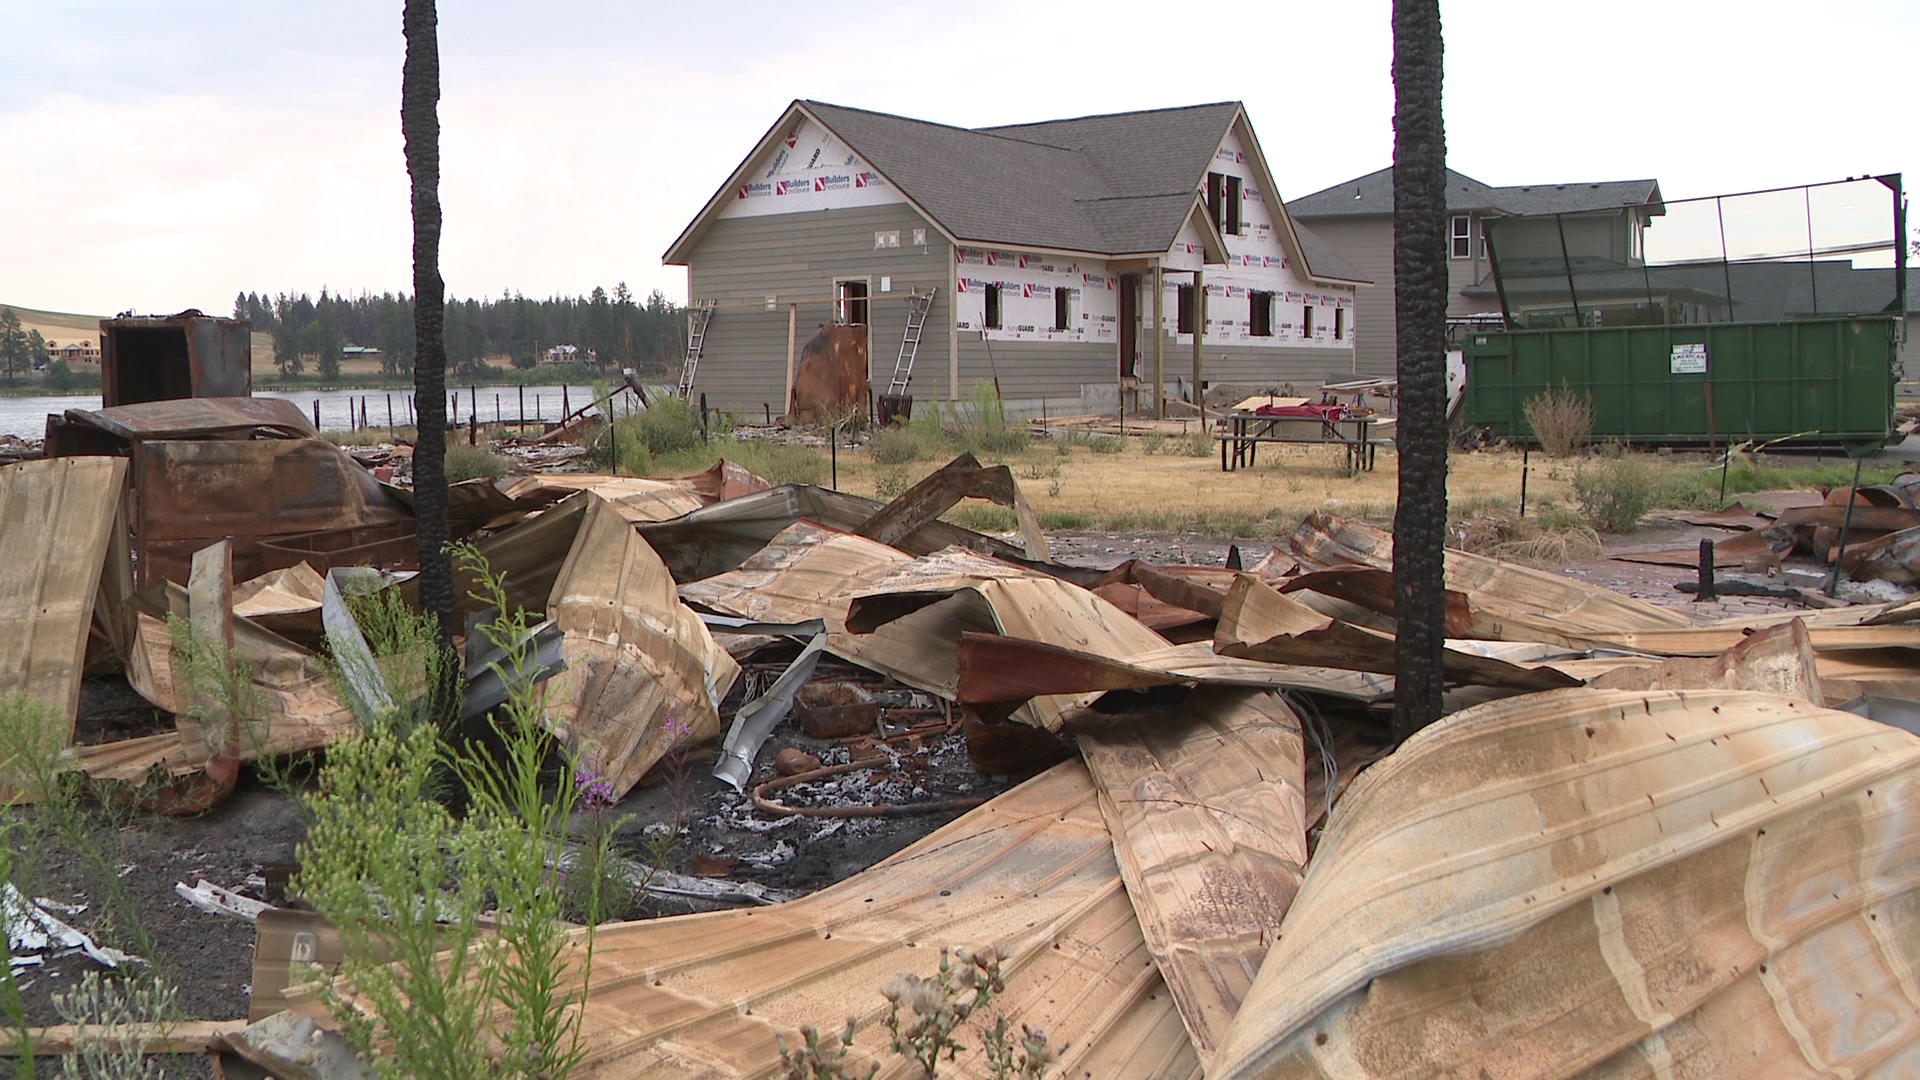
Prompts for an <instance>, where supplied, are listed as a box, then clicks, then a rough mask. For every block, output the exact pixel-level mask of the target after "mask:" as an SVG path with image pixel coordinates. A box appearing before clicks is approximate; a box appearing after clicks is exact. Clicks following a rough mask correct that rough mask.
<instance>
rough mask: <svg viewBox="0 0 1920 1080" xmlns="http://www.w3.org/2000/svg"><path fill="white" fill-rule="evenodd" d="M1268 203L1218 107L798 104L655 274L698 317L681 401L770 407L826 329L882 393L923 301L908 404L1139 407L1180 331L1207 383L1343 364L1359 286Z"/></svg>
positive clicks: (1174, 389) (1171, 363)
mask: <svg viewBox="0 0 1920 1080" xmlns="http://www.w3.org/2000/svg"><path fill="white" fill-rule="evenodd" d="M1274 192H1275V186H1274V183H1273V178H1272V173H1271V171H1270V170H1269V169H1268V167H1267V164H1266V159H1265V157H1264V155H1263V154H1262V153H1261V151H1260V146H1259V143H1258V141H1257V140H1256V138H1255V136H1254V132H1253V127H1252V125H1251V124H1250V123H1249V122H1248V120H1247V117H1246V113H1245V110H1244V109H1243V108H1242V107H1241V106H1240V105H1239V104H1238V103H1235V102H1223V103H1220V104H1215V105H1199V106H1193V107H1189V108H1178V109H1161V110H1153V111H1148V112H1133V113H1119V114H1114V115H1108V116H1090V117H1082V118H1079V119H1074V120H1058V121H1051V122H1047V123H1039V124H1023V125H1016V126H1010V127H999V128H983V129H979V130H968V129H965V128H956V127H947V126H944V125H941V124H933V123H927V122H925V121H920V120H912V119H908V118H906V117H900V116H890V115H887V114H884V113H875V112H867V111H864V110H860V109H849V108H843V107H841V106H837V105H827V104H823V103H820V102H813V101H796V102H794V103H793V104H792V105H791V106H789V107H788V108H787V110H786V112H785V113H784V114H782V115H781V117H780V119H779V121H778V122H777V123H776V124H774V125H773V127H772V128H770V129H769V130H768V131H767V133H766V135H765V136H763V137H762V138H761V140H760V142H759V143H758V144H757V145H756V146H755V147H754V148H753V149H752V151H751V152H750V153H748V154H747V156H746V158H745V159H744V160H743V161H742V162H741V163H740V166H739V167H738V168H737V169H735V170H734V172H733V175H732V176H731V177H729V178H728V180H727V182H726V183H725V184H724V185H723V186H722V187H721V188H720V189H719V191H717V192H716V193H715V194H714V196H713V198H712V199H710V200H709V201H708V202H707V204H706V206H705V207H704V208H703V209H702V210H701V211H700V213H699V215H698V216H696V217H695V218H694V219H693V221H692V222H691V223H689V224H688V225H687V227H686V230H685V231H684V232H682V233H681V235H680V237H679V239H677V240H675V241H674V243H673V246H672V247H670V248H669V249H668V250H667V252H666V254H665V256H664V261H665V262H666V263H668V264H669V265H682V266H685V267H687V281H688V292H687V294H688V297H689V302H690V305H691V306H692V307H694V308H699V307H701V306H709V305H710V306H711V307H712V309H713V313H712V315H711V322H710V325H709V326H708V328H707V332H706V336H705V344H704V353H703V358H702V359H701V361H700V365H699V367H698V369H697V377H696V379H695V385H694V390H695V392H696V393H700V394H705V395H707V397H708V400H709V403H710V404H712V405H714V406H715V407H718V408H723V409H729V410H734V411H747V412H753V413H759V412H761V411H762V409H763V407H764V408H767V409H770V410H772V411H775V412H778V411H781V410H782V408H783V405H784V402H785V400H786V395H787V394H788V393H789V392H790V389H789V388H790V385H791V372H790V370H789V363H790V358H791V357H792V355H793V353H792V350H793V348H794V347H795V346H794V344H793V342H794V340H795V339H796V338H797V340H798V341H800V342H804V341H805V340H806V338H807V337H808V336H809V335H811V334H812V333H813V331H814V328H815V325H816V324H820V323H826V322H837V323H853V324H864V325H866V326H867V327H868V342H869V350H868V352H869V357H870V360H869V370H870V371H871V375H872V379H873V383H874V392H875V394H881V393H885V392H886V390H887V386H888V380H889V378H890V377H891V375H892V373H893V371H894V367H895V363H896V360H897V358H898V356H899V355H900V353H901V351H902V349H903V345H904V342H905V340H906V337H907V330H908V314H909V311H910V310H911V309H912V307H913V306H914V305H913V304H912V303H910V302H909V301H910V298H914V297H916V296H917V297H926V296H928V295H929V294H930V295H931V296H932V301H931V304H930V307H928V308H927V310H926V315H925V319H926V322H925V328H924V330H923V331H922V334H921V339H920V343H919V346H918V353H917V358H916V365H915V367H914V377H913V381H912V383H911V386H910V388H909V392H910V393H912V394H914V395H916V396H918V397H920V398H923V399H925V398H957V397H962V396H965V395H966V394H967V393H969V392H970V390H971V388H972V387H973V386H974V385H975V384H977V383H993V384H995V385H997V386H998V387H999V390H1000V392H1001V394H1002V397H1003V398H1004V399H1005V400H1007V401H1008V403H1009V405H1010V406H1011V407H1013V408H1016V409H1022V410H1029V411H1037V410H1038V409H1039V408H1042V407H1044V408H1046V409H1048V410H1050V411H1052V412H1055V413H1059V412H1064V411H1077V410H1082V409H1092V408H1111V407H1112V406H1113V404H1114V402H1115V401H1116V399H1117V397H1118V395H1119V392H1120V390H1121V388H1122V386H1123V385H1133V386H1136V387H1137V388H1138V389H1140V390H1141V391H1142V393H1141V395H1140V396H1141V399H1142V400H1141V405H1142V406H1145V405H1146V403H1147V401H1148V400H1150V394H1151V387H1152V379H1153V375H1154V362H1155V356H1156V353H1157V354H1158V356H1159V357H1160V364H1161V371H1162V373H1163V378H1164V385H1165V386H1166V388H1167V390H1168V392H1169V393H1170V394H1182V393H1184V392H1186V390H1187V388H1188V386H1189V385H1190V380H1191V372H1192V370H1193V334H1192V330H1193V325H1194V322H1195V320H1196V318H1198V319H1203V320H1204V326H1203V327H1202V330H1203V332H1204V337H1203V339H1202V342H1201V349H1202V354H1203V356H1202V360H1203V368H1204V370H1203V374H1202V379H1203V381H1205V382H1209V383H1211V382H1235V383H1252V384H1258V385H1271V386H1278V385H1282V384H1287V383H1306V384H1309V385H1312V384H1317V383H1318V382H1320V381H1322V380H1324V379H1325V378H1326V377H1327V376H1328V375H1329V374H1331V373H1336V372H1338V373H1347V372H1351V371H1352V370H1353V331H1354V294H1355V287H1356V286H1359V285H1363V284H1364V283H1365V282H1364V281H1363V279H1362V278H1361V277H1360V276H1359V275H1358V274H1357V273H1356V272H1355V271H1353V270H1352V269H1351V268H1350V267H1348V266H1347V265H1346V264H1345V263H1344V262H1343V261H1341V260H1340V259H1339V258H1338V257H1337V256H1336V255H1334V254H1333V253H1332V252H1331V251H1330V250H1329V249H1328V248H1327V247H1326V246H1325V245H1322V244H1319V243H1318V242H1317V240H1316V239H1315V238H1314V237H1312V236H1311V235H1310V234H1308V233H1307V232H1306V231H1305V230H1301V229H1297V228H1296V227H1295V226H1294V225H1293V224H1292V223H1291V222H1290V221H1289V220H1288V219H1287V215H1286V212H1285V209H1284V207H1283V205H1282V203H1281V202H1280V200H1279V199H1278V198H1277V197H1276V196H1275V194H1274ZM1156 282H1158V283H1159V285H1160V292H1159V298H1160V301H1161V302H1160V303H1159V304H1158V305H1156V304H1155V302H1154V300H1155V292H1154V285H1155V283H1156ZM1196 282H1198V283H1199V284H1200V286H1201V288H1202V290H1203V293H1202V295H1203V296H1204V297H1205V300H1204V302H1203V303H1202V304H1200V305H1198V313H1196V305H1195V303H1194V297H1195V291H1194V285H1195V283H1196ZM695 320H696V321H695V325H696V326H697V325H699V321H698V320H699V316H698V315H696V316H695ZM1156 327H1157V328H1158V329H1157V330H1156ZM790 335H792V336H790ZM1156 345H1157V349H1156ZM1134 380H1138V382H1137V383H1135V382H1134Z"/></svg>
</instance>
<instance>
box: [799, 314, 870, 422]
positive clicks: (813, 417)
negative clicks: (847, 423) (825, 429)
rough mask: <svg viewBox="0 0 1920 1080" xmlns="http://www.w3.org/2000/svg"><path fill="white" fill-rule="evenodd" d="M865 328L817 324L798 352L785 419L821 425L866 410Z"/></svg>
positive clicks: (856, 325)
mask: <svg viewBox="0 0 1920 1080" xmlns="http://www.w3.org/2000/svg"><path fill="white" fill-rule="evenodd" d="M867 393H868V386H867V327H866V326H865V325H864V324H860V323H854V324H848V325H828V324H826V323H821V324H820V328H819V329H818V330H815V331H814V332H813V336H812V337H810V338H808V339H807V343H806V344H805V345H804V346H802V347H801V349H800V360H799V366H798V367H797V368H796V369H795V370H794V373H793V400H792V402H790V403H789V408H788V410H787V412H788V415H789V416H791V417H792V418H793V419H794V420H796V421H798V422H800V423H806V424H823V423H827V422H829V421H831V420H833V419H835V418H837V417H840V416H844V415H845V414H846V413H848V412H858V413H860V414H862V415H865V413H866V409H867Z"/></svg>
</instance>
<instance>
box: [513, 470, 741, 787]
mask: <svg viewBox="0 0 1920 1080" xmlns="http://www.w3.org/2000/svg"><path fill="white" fill-rule="evenodd" d="M575 498H577V499H580V500H583V501H584V504H585V505H584V507H583V508H582V512H583V517H582V518H581V521H580V525H579V529H578V533H577V535H576V536H575V538H574V541H573V545H572V548H571V550H569V551H568V553H567V557H566V562H565V564H564V565H563V566H562V567H561V568H560V572H559V575H558V577H557V579H556V580H555V581H554V585H553V593H552V596H551V597H550V598H549V599H548V601H547V602H546V604H545V605H544V607H545V610H546V613H547V616H548V617H549V618H551V619H553V620H554V621H555V622H556V623H558V624H559V626H560V629H561V631H562V633H563V634H564V638H563V643H562V647H561V652H562V655H563V656H564V657H565V658H566V662H567V669H566V670H565V671H564V672H562V673H560V674H559V675H556V676H554V677H553V678H552V679H551V680H549V682H548V695H547V702H548V713H547V716H548V717H549V722H551V723H552V724H553V725H554V729H555V730H556V731H557V732H564V734H565V737H566V738H567V739H568V740H569V742H570V743H571V744H572V748H573V749H574V750H575V751H576V752H577V753H579V754H580V755H581V758H582V760H583V762H584V765H585V766H586V767H589V768H591V769H593V770H594V771H596V772H598V773H600V774H601V775H603V776H605V777H606V778H607V780H608V781H609V782H610V783H611V784H612V785H613V789H614V793H615V795H616V797H617V796H620V795H625V794H626V793H627V792H628V791H629V790H631V789H632V787H633V785H634V784H636V783H638V782H639V780H640V777H641V775H642V774H644V773H645V772H646V771H647V769H649V768H651V767H652V766H653V764H654V763H655V762H657V761H659V760H660V758H661V757H662V756H664V755H665V754H666V752H667V751H668V750H670V749H672V748H673V747H674V746H675V745H678V744H679V743H681V742H687V743H696V742H701V741H704V740H706V739H711V738H714V737H715V736H717V735H719V734H720V712H719V708H720V699H721V698H723V697H725V696H726V693H727V691H728V690H729V689H731V688H732V686H733V683H734V680H735V679H736V678H738V677H739V675H740V665H739V664H737V663H735V662H734V659H733V658H732V657H731V656H728V655H727V652H726V650H725V649H722V648H721V647H720V646H719V645H718V644H717V643H716V642H715V641H714V640H713V635H712V634H710V633H708V632H707V628H706V624H704V623H702V622H701V621H700V616H698V615H696V614H695V613H694V612H693V610H692V609H691V608H689V607H687V606H686V605H685V604H683V603H681V602H680V598H679V597H678V596H677V595H675V593H674V587H673V578H672V576H671V575H669V574H668V573H667V568H666V565H665V564H664V563H662V562H661V561H660V557H659V556H658V555H655V554H654V552H653V549H652V548H650V547H648V546H647V542H646V541H645V540H642V539H641V538H640V536H639V534H637V533H635V532H634V531H633V527H632V526H631V525H630V524H628V522H627V521H626V519H624V518H622V517H621V516H620V514H619V512H618V511H617V510H615V509H614V508H613V507H612V506H611V505H610V504H608V503H607V502H606V501H605V500H603V499H601V498H600V497H599V496H598V495H596V494H594V493H593V492H590V491H588V492H582V493H581V494H580V495H577V496H575Z"/></svg>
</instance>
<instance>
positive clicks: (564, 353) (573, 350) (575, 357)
mask: <svg viewBox="0 0 1920 1080" xmlns="http://www.w3.org/2000/svg"><path fill="white" fill-rule="evenodd" d="M542 359H543V360H545V361H546V362H547V363H549V364H577V363H581V362H583V361H584V362H586V363H592V362H594V361H595V360H597V359H599V357H598V356H597V355H596V354H595V353H594V351H593V350H592V349H584V350H583V349H581V348H580V347H579V346H577V345H555V346H554V347H553V348H551V349H548V350H547V353H546V355H545V356H544V357H542Z"/></svg>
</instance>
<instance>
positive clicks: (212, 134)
mask: <svg viewBox="0 0 1920 1080" xmlns="http://www.w3.org/2000/svg"><path fill="white" fill-rule="evenodd" d="M1389 11H1390V8H1389V4H1388V3H1386V2H1384V0H1323V2H1321V3H1314V4H1308V3H1301V2H1291V0H1290V2H1284V3H1272V2H1261V0H1252V2H1241V3H1214V4H1205V3H1189V4H1164V3H1163V4H1143V3H1132V2H1128V0H1118V2H1112V0H1110V2H1107V3H1101V4H1044V3H1037V2H1033V0H1013V2H1004V3H1003V2H1000V0H975V2H972V3H968V4H961V5H952V4H941V3H927V4H903V3H898V2H894V3H887V4H879V3H864V2H859V0H846V2H842V3H838V4H801V3H793V2H784V3H757V2H752V0H746V2H735V3H729V4H720V3H674V4H666V3H659V2H656V0H642V2H640V3H633V2H630V0H629V2H610V0H579V2H570V0H547V2H546V3H540V4H535V3H529V2H525V0H522V2H520V3H508V2H505V0H442V2H441V5H440V18H441V23H440V50H441V78H442V100H441V109H440V116H441V123H442V127H443V133H442V153H443V159H442V176H443V180H442V186H441V199H442V202H443V204H444V207H445V214H446V231H445V238H444V243H443V246H442V254H441V260H442V268H443V273H444V276H445V278H446V281H447V288H448V291H449V293H450V294H451V295H455V296H477V295H490V296H497V295H499V294H500V293H501V292H502V290H517V291H520V292H523V293H525V294H527V295H532V296H545V295H549V294H556V293H559V294H568V293H584V292H586V291H588V290H590V289H591V288H593V286H595V285H605V286H607V287H609V288H611V287H612V286H613V284H614V283H615V282H616V281H626V282H628V283H629V285H630V286H631V287H632V288H633V289H634V291H635V292H636V293H637V294H639V295H641V296H643V297H644V296H645V295H646V294H647V293H648V292H649V291H651V290H652V289H655V288H658V289H660V290H662V291H664V292H665V293H666V294H667V295H668V296H669V297H671V298H673V299H675V300H683V299H684V298H685V290H686V278H685V273H684V271H682V270H681V269H679V268H675V267H664V266H662V265H661V263H660V255H661V253H662V252H663V251H664V250H665V249H666V248H667V245H668V244H669V243H671V242H672V240H673V239H674V237H675V236H676V235H677V234H678V233H679V231H680V230H681V228H682V227H683V226H684V225H685V224H686V223H687V221H688V220H689V219H690V218H691V217H692V216H693V214H694V213H696V212H697V211H698V210H699V208H700V206H701V205H702V204H703V203H704V202H705V201H706V199H707V198H708V197H709V196H711V195H712V193H713V191H714V190H715V189H716V188H717V187H719V186H720V185H721V184H722V183H723V182H725V180H726V179H727V176H728V174H729V173H730V172H731V171H732V169H733V168H734V166H735V165H737V164H738V163H739V160H740V158H741V157H743V156H744V155H745V154H746V153H747V152H748V150H749V149H751V147H752V145H753V143H754V141H755V140H756V139H758V138H759V137H760V135H761V134H762V133H764V132H765V130H766V129H767V128H768V127H769V126H770V125H771V124H772V123H773V122H774V121H775V120H776V119H778V117H779V115H780V113H781V111H782V110H783V109H784V108H785V107H786V105H787V103H788V102H789V101H791V100H792V99H794V98H813V99H818V100H822V101H828V102H833V103H836V104H842V105H851V106H857V107H861V108H868V109H876V110H881V111H886V112H894V113H900V114H903V115H906V116H912V117H918V118H921V119H926V120H932V121H938V122H941V123H949V124H957V125H962V126H968V127H973V126H981V125H988V124H1005V123H1016V122H1022V121H1033V120H1043V119H1052V118H1057V117H1065V116H1078V115H1085V114H1089V113H1102V112H1116V111H1122V110H1129V109H1141V108H1155V107H1163V106H1173V105H1189V104H1197V103H1201V102H1209V101H1220V100H1239V101H1243V102H1245V103H1246V107H1247V111H1248V115H1249V116H1250V117H1251V119H1252V121H1253V124H1254V128H1255V131H1256V132H1257V133H1258V135H1259V137H1260V141H1261V143H1262V145H1263V147H1264V148H1265V150H1266V152H1267V155H1268V157H1269V159H1270V161H1271V164H1272V167H1273V171H1274V175H1275V178H1276V180H1277V181H1278V182H1279V184H1280V185H1281V189H1282V191H1281V194H1282V195H1283V196H1284V197H1286V198H1289V199H1291V198H1295V197H1298V196H1300V195H1305V194H1308V193H1310V192H1313V191H1317V190H1319V189H1321V188H1323V187H1326V186H1328V185H1331V184H1335V183H1338V182H1340V181H1342V180H1346V179H1351V178H1352V177H1355V176H1359V175H1361V174H1363V173H1367V172H1371V171H1373V170H1375V169H1378V168H1381V167H1383V166H1385V165H1387V164H1389V163H1390V161H1391V157H1392V148H1393V132H1392V124H1391V120H1392V112H1393V86H1392V79H1391V71H1390V62H1391V57H1392V40H1391V31H1390V26H1389ZM1442 17H1443V19H1444V20H1445V33H1446V39H1447V82H1446V120H1447V146H1448V155H1447V156H1448V164H1449V165H1450V166H1452V167H1453V168H1454V169H1457V170H1459V171H1461V172H1464V173H1466V174H1467V175H1469V176H1472V177H1474V178H1476V179H1479V180H1482V181H1484V182H1486V183H1489V184H1496V185H1504V184H1526V183H1556V182H1572V181H1593V180H1624V179H1634V178H1640V177H1654V178H1657V179H1658V180H1659V181H1660V185H1661V188H1662V190H1663V191H1664V192H1665V193H1666V194H1667V195H1668V196H1669V197H1672V198H1681V197H1685V196H1691V195H1711V194H1716V193H1721V192H1728V191H1738V190H1748V189H1754V188H1761V187H1770V186H1774V185H1780V184H1795V183H1804V182H1808V181H1817V180H1829V179H1837V178H1839V177H1842V176H1847V175H1859V174H1863V173H1868V172H1872V173H1882V172H1892V171H1902V170H1904V171H1907V172H1908V173H1909V175H1910V180H1909V182H1910V183H1914V184H1920V168H1917V167H1920V155H1917V154H1916V148H1920V134H1916V130H1915V127H1914V120H1913V103H1914V101H1915V86H1916V85H1917V83H1916V71H1917V70H1920V69H1916V68H1915V67H1914V66H1913V65H1914V59H1913V58H1914V57H1915V56H1916V55H1920V3H1915V2H1914V0H1830V2H1827V3H1821V4H1807V3H1804V2H1800V3H1793V4H1787V3H1775V2H1771V0H1719V2H1703V0H1665V2H1660V3H1644V2H1639V3H1636V2H1633V0H1624V2H1615V3H1607V4H1600V3H1550V2H1540V0H1501V2H1495V0H1458V2H1447V3H1443V4H1442ZM0 28H4V34H0V37H4V39H5V41H6V42H7V49H6V55H5V57H4V59H0V147H4V148H5V150H4V158H0V160H4V162H5V164H4V165H0V302H5V303H10V304H18V305H22V306H26V307H34V308H41V309H55V310H64V311H78V312H84V313H96V314H111V313H115V312H118V311H122V310H126V309H134V310H138V311H141V312H170V311H174V310H178V309H180V308H184V307H200V308H204V309H206V310H208V311H212V312H218V313H225V312H227V311H228V310H229V309H230V307H231V304H232V300H233V296H234V294H235V293H236V292H238V291H242V290H255V291H273V292H278V291H283V290H293V291H302V290H304V291H310V292H314V293H318V292H319V290H320V288H321V287H322V286H323V285H324V286H326V287H328V288H331V289H333V290H335V291H344V292H348V293H356V292H359V291H361V290H367V291H371V292H375V293H378V292H382V291H386V290H394V291H401V290H407V289H410V282H411V269H410V263H409V260H410V243H411V239H410V228H411V226H410V222H409V218H408V202H407V177H406V172H405V168H404V164H403V162H402V158H401V140H400V123H399V103H400V66H401V60H402V57H403V55H404V42H403V40H402V38H401V33H400V2H399V0H388V2H385V3H368V2H364V0H330V2H328V3H324V4H323V3H312V2H274V0H266V2H252V3H238V2H227V0H203V2H195V3H185V2H182V3H159V2H141V0H120V2H112V3H87V2H66V0H59V2H54V0H0ZM1656 228H1657V226H1656Z"/></svg>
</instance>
